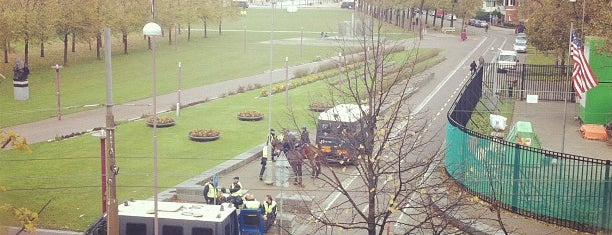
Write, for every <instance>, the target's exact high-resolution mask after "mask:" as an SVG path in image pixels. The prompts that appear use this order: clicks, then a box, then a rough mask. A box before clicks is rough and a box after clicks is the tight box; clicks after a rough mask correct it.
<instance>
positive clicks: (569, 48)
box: [561, 20, 574, 153]
mask: <svg viewBox="0 0 612 235" xmlns="http://www.w3.org/2000/svg"><path fill="white" fill-rule="evenodd" d="M572 31H574V20H571V21H570V33H569V43H568V48H567V49H568V50H567V51H568V54H569V58H568V61H567V64H569V62H570V61H571V60H572ZM568 67H569V66H568ZM564 69H565V71H566V73H567V77H568V78H569V80H570V87H572V82H573V81H572V78H571V77H570V70H569V68H564ZM569 95H572V93H571V90H570V92H569ZM566 117H567V95H564V96H563V134H562V135H561V152H562V153H564V152H565V124H566V122H567V120H566Z"/></svg>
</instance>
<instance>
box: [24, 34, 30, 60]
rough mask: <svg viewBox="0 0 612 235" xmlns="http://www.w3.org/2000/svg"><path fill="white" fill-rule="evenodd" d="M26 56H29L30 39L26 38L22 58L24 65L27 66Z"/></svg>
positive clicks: (27, 57)
mask: <svg viewBox="0 0 612 235" xmlns="http://www.w3.org/2000/svg"><path fill="white" fill-rule="evenodd" d="M28 54H30V39H29V37H26V39H25V42H24V45H23V57H24V59H23V60H24V64H25V65H26V66H27V65H28V64H29V63H28V62H29V60H30V59H29V56H28Z"/></svg>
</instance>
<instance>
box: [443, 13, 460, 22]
mask: <svg viewBox="0 0 612 235" xmlns="http://www.w3.org/2000/svg"><path fill="white" fill-rule="evenodd" d="M451 19H452V20H457V15H455V14H448V15H446V20H449V21H450V20H451Z"/></svg>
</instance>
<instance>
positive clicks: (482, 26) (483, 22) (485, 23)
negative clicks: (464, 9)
mask: <svg viewBox="0 0 612 235" xmlns="http://www.w3.org/2000/svg"><path fill="white" fill-rule="evenodd" d="M488 26H489V23H487V22H486V21H484V20H481V21H480V27H481V28H484V27H488Z"/></svg>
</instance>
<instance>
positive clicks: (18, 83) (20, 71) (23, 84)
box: [13, 59, 30, 100]
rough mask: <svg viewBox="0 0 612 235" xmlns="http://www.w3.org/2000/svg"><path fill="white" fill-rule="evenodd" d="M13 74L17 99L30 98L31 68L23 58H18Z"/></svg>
mask: <svg viewBox="0 0 612 235" xmlns="http://www.w3.org/2000/svg"><path fill="white" fill-rule="evenodd" d="M13 75H14V77H13V94H14V96H15V100H28V99H29V98H30V87H29V84H28V75H30V70H29V69H28V65H27V64H26V63H25V62H23V61H22V60H21V59H17V61H15V67H14V68H13Z"/></svg>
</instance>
